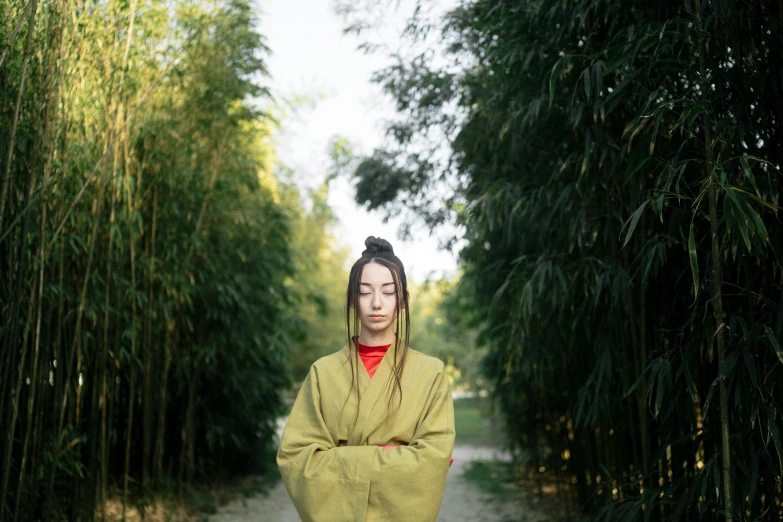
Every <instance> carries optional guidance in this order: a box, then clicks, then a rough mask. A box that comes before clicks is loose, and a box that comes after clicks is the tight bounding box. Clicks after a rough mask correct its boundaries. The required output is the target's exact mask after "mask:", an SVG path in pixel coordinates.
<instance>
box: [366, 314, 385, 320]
mask: <svg viewBox="0 0 783 522" xmlns="http://www.w3.org/2000/svg"><path fill="white" fill-rule="evenodd" d="M368 317H369V318H370V319H374V320H376V321H380V320H381V319H383V317H384V316H382V315H370V316H368Z"/></svg>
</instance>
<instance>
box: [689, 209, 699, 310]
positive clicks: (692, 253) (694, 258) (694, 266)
mask: <svg viewBox="0 0 783 522" xmlns="http://www.w3.org/2000/svg"><path fill="white" fill-rule="evenodd" d="M688 257H689V259H690V262H691V275H692V277H693V292H694V293H693V295H694V296H695V297H698V296H699V259H698V254H697V252H696V239H695V237H694V233H693V222H691V227H690V232H689V233H688Z"/></svg>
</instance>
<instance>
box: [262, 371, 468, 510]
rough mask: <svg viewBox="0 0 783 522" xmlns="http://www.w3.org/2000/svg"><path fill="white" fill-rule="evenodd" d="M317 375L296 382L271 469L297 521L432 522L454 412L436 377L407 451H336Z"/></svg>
mask: <svg viewBox="0 0 783 522" xmlns="http://www.w3.org/2000/svg"><path fill="white" fill-rule="evenodd" d="M319 405H320V395H319V390H318V385H317V373H316V372H315V370H314V369H313V368H311V369H310V373H309V374H308V376H307V377H306V378H305V380H304V382H303V383H302V388H301V389H300V391H299V394H298V395H297V398H296V401H295V402H294V407H293V409H292V410H291V415H290V417H289V419H288V422H287V424H286V426H285V429H284V430H283V436H282V438H281V442H280V449H279V450H278V453H277V464H278V467H279V469H280V474H281V476H282V479H283V483H284V485H285V487H286V490H287V491H288V495H289V496H290V497H291V500H292V501H293V503H294V506H295V507H296V510H297V512H298V513H299V516H300V517H301V519H302V521H303V522H365V520H368V521H369V520H378V521H385V520H393V521H395V522H408V521H410V522H430V521H432V522H434V521H435V519H436V518H437V514H438V511H439V510H440V504H441V502H442V499H443V491H444V488H445V483H446V475H447V473H448V467H449V458H450V457H451V452H452V449H453V447H454V413H453V412H454V407H453V403H452V399H451V392H450V389H449V384H448V379H447V378H446V376H445V374H444V373H443V372H442V371H441V372H440V373H439V374H438V375H437V376H436V377H435V379H434V381H433V385H432V387H431V389H430V394H429V396H428V397H427V399H426V401H425V411H424V414H423V415H422V418H421V419H420V421H419V422H418V424H417V426H416V430H415V432H414V436H413V437H412V439H411V441H410V442H409V444H408V445H407V446H400V447H399V448H397V449H393V450H382V449H381V448H380V446H339V447H338V446H336V444H335V442H334V441H333V440H332V438H331V436H330V434H329V430H328V429H327V427H326V423H325V422H324V419H323V416H322V414H321V411H320V407H319Z"/></svg>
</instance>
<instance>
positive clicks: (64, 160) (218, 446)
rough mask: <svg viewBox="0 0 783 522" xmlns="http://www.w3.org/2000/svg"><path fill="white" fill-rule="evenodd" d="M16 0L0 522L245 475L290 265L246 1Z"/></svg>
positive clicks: (3, 202) (0, 107) (257, 446)
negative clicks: (116, 493)
mask: <svg viewBox="0 0 783 522" xmlns="http://www.w3.org/2000/svg"><path fill="white" fill-rule="evenodd" d="M27 5H31V4H28V3H27V2H26V1H25V2H19V1H12V2H4V3H3V4H2V5H0V19H2V20H3V21H4V22H3V23H2V24H0V48H2V49H5V48H6V45H8V49H9V52H8V54H7V59H6V60H5V61H4V62H3V63H2V65H0V82H1V83H2V89H1V90H0V91H1V92H2V94H1V95H0V122H1V124H0V126H1V127H2V128H3V129H4V132H3V139H2V140H0V156H2V158H3V159H2V160H0V189H2V190H1V191H0V192H1V194H2V197H0V303H1V304H0V308H2V309H3V310H7V311H4V312H3V314H2V316H0V344H2V346H3V350H2V354H0V397H2V402H1V403H0V418H2V422H0V435H2V437H1V439H2V441H3V443H2V449H1V450H0V451H2V455H3V458H2V459H0V462H2V465H1V466H0V468H2V469H1V470H0V472H2V486H1V487H0V520H56V519H60V518H71V519H73V520H77V519H78V520H88V519H89V520H91V519H93V517H95V516H97V517H99V518H100V517H102V516H103V509H104V506H105V501H106V500H107V497H108V494H109V491H110V488H111V490H114V488H119V489H120V490H121V491H122V499H123V502H124V503H128V502H132V501H133V500H134V499H136V498H145V497H147V498H149V497H150V491H151V489H152V488H154V487H158V488H163V487H168V486H169V485H174V484H177V483H179V484H180V485H182V484H185V483H189V482H201V481H208V480H213V479H215V478H219V477H221V476H224V475H226V474H229V473H237V472H261V471H264V470H265V469H267V468H268V467H270V466H273V455H274V442H273V440H274V439H273V435H274V431H275V419H276V417H277V415H278V414H279V413H281V410H282V409H283V405H282V401H281V397H280V390H281V389H282V388H283V387H284V386H285V385H286V384H287V383H288V382H289V376H288V373H287V370H286V365H285V363H286V348H287V346H288V339H287V338H286V335H287V332H288V330H286V328H285V327H284V325H285V324H286V321H287V319H290V318H291V308H290V307H291V301H290V290H289V288H288V285H287V283H286V282H287V281H288V280H289V278H290V277H291V276H292V274H293V271H294V269H295V265H294V259H293V254H292V252H291V245H290V244H289V239H288V238H289V235H290V230H289V225H290V223H291V221H290V216H289V209H288V208H287V207H286V206H284V205H283V204H281V194H280V190H279V188H278V187H277V184H276V182H275V180H274V179H273V178H272V175H271V174H270V172H271V159H272V155H271V151H270V148H271V147H270V145H269V143H268V141H269V136H268V135H269V129H270V128H271V125H272V122H271V121H270V118H269V117H268V116H266V115H265V114H264V113H263V112H262V111H261V110H260V109H259V108H258V107H257V106H256V105H254V103H253V102H252V100H254V99H259V98H261V99H263V98H264V97H266V95H267V92H266V89H265V88H264V87H263V85H262V82H261V80H262V78H263V75H264V74H265V65H264V61H263V55H264V53H265V52H266V48H265V46H264V44H263V39H262V36H261V35H260V34H259V33H258V32H257V30H256V24H257V21H256V20H255V15H254V8H253V6H252V4H251V3H250V2H248V1H246V0H225V1H222V0H221V1H211V0H204V1H196V2H190V1H188V2H173V3H172V2H161V1H157V0H153V1H141V2H137V1H136V0H134V1H130V2H127V1H109V2H92V1H88V2H77V3H73V2H68V1H60V0H52V1H48V0H41V1H39V2H37V7H33V8H32V9H30V10H29V11H26V10H25V6H27ZM32 5H33V6H35V5H36V3H35V2H33V4H32ZM17 24H19V27H21V30H20V32H19V33H18V35H17V37H16V38H15V39H11V35H10V33H9V28H13V27H14V26H16V25H17ZM28 36H29V38H28ZM0 52H2V51H0ZM12 128H13V129H15V130H14V131H13V132H10V133H6V131H5V129H12ZM129 497H130V498H129ZM210 503H211V505H212V508H210V509H213V510H214V502H213V501H212V500H210ZM207 504H208V503H205V504H204V505H205V506H207Z"/></svg>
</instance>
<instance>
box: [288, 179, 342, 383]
mask: <svg viewBox="0 0 783 522" xmlns="http://www.w3.org/2000/svg"><path fill="white" fill-rule="evenodd" d="M328 189H329V186H328V184H327V183H324V184H323V185H322V186H320V187H319V188H318V189H317V190H315V191H313V192H312V193H311V194H309V201H305V200H304V198H303V196H302V194H300V192H299V190H298V189H296V188H295V186H294V185H293V183H291V184H289V185H287V186H286V187H285V188H284V189H282V190H281V197H282V204H283V205H285V206H286V207H287V208H288V209H289V222H290V233H289V236H288V244H289V248H290V249H291V251H292V255H293V261H294V265H295V268H296V270H295V273H296V275H295V276H294V277H291V278H289V279H287V280H286V288H287V289H288V290H289V292H290V294H291V299H292V303H293V308H292V311H291V312H290V314H289V317H288V318H287V320H286V323H285V324H286V328H287V329H288V331H289V337H290V346H289V350H288V355H287V363H288V365H289V367H290V369H291V373H292V376H293V378H294V380H297V381H302V380H304V378H305V376H306V375H307V372H308V371H309V370H310V365H311V364H312V363H313V362H315V361H316V359H318V358H319V357H322V356H324V355H329V354H331V353H334V352H336V351H338V350H339V349H340V348H342V347H343V345H344V344H345V343H346V335H345V289H346V287H347V285H348V272H347V270H346V258H347V256H348V252H347V249H346V248H345V247H343V246H341V245H339V244H338V243H337V241H336V240H335V238H334V236H333V235H332V231H331V229H332V227H333V225H334V223H335V217H334V215H333V214H332V210H331V209H330V208H329V205H328V203H327V196H328ZM306 207H309V209H306Z"/></svg>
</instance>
